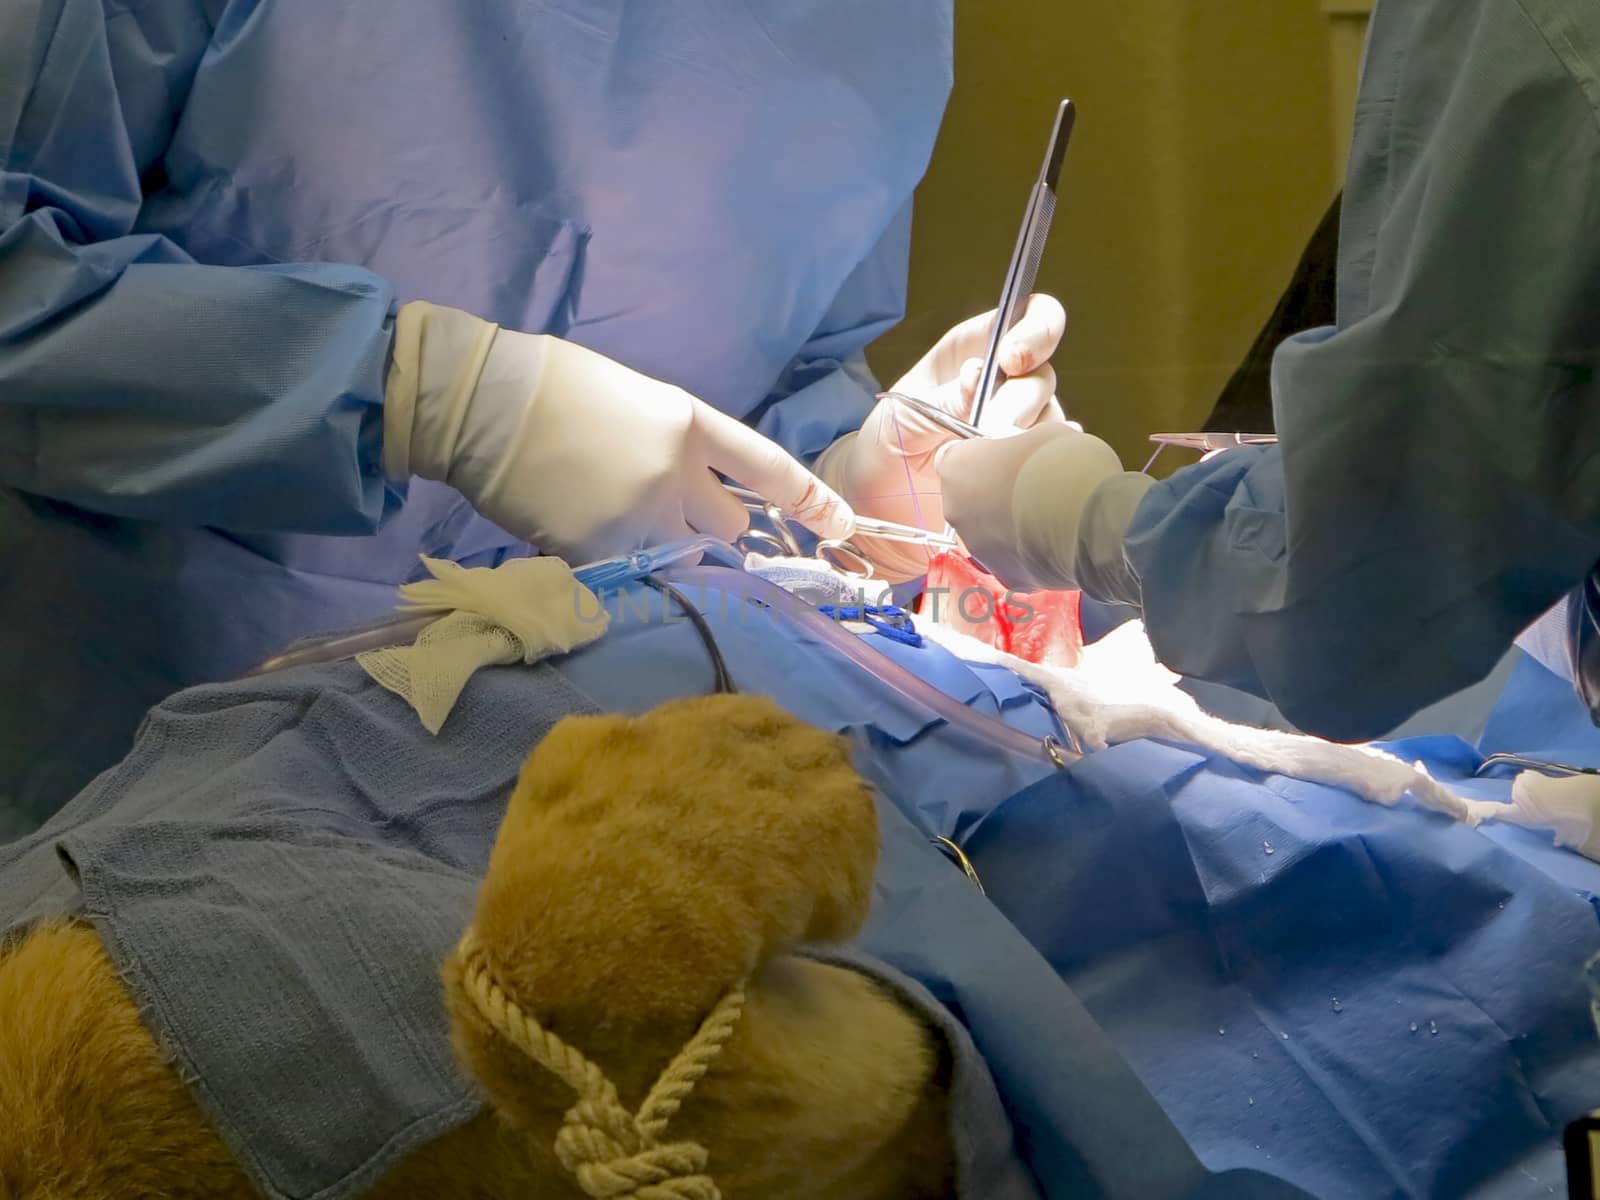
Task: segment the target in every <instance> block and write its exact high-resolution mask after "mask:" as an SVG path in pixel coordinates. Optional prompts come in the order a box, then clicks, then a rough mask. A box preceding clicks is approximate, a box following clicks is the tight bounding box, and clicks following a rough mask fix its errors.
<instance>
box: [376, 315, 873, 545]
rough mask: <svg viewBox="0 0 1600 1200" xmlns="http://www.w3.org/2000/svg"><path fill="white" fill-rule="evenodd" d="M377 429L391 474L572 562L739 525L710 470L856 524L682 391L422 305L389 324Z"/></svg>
mask: <svg viewBox="0 0 1600 1200" xmlns="http://www.w3.org/2000/svg"><path fill="white" fill-rule="evenodd" d="M383 436H384V470H385V472H386V473H387V474H388V475H389V476H390V478H394V479H404V478H406V477H408V476H411V475H416V476H419V477H421V478H424V479H433V480H438V481H440V482H443V483H447V484H449V485H450V486H451V487H453V488H455V489H456V490H457V491H459V492H460V493H461V494H462V495H463V496H464V497H466V499H467V500H468V502H469V503H471V504H472V506H473V507H474V508H476V509H477V510H478V512H480V513H481V514H482V515H483V516H484V517H486V518H488V519H489V520H490V521H493V522H494V523H495V524H496V525H498V526H500V527H501V528H502V529H504V530H506V531H507V532H508V533H511V534H513V535H514V536H517V537H521V538H524V539H526V540H527V541H530V542H532V543H533V544H534V545H535V546H537V547H538V548H539V549H540V550H541V551H543V552H545V553H548V554H555V555H559V556H560V557H562V558H564V559H566V560H567V561H568V562H570V563H573V564H582V563H586V562H590V561H593V560H595V559H598V558H605V557H607V556H609V555H612V554H621V553H625V552H627V551H630V550H635V549H639V548H641V547H643V546H646V545H652V544H655V543H658V542H663V541H667V540H670V539H673V538H680V537H688V536H690V535H691V534H692V533H694V532H699V533H707V534H712V535H714V536H717V537H721V538H724V539H727V540H732V539H733V538H735V537H737V536H738V535H739V534H740V533H742V532H743V531H744V530H745V529H746V528H747V527H748V524H749V519H748V513H747V512H746V510H745V508H744V506H743V505H742V504H741V503H740V502H739V501H738V500H736V499H734V498H733V497H732V496H731V495H729V494H728V492H727V490H726V489H725V488H723V487H722V485H721V484H720V483H719V482H718V481H717V479H716V478H715V476H713V475H712V470H713V469H714V470H717V471H721V472H722V473H723V474H725V475H727V476H728V477H729V478H730V479H732V480H734V481H735V482H738V483H741V484H743V485H744V486H745V487H747V488H750V489H751V490H753V491H756V492H759V493H760V494H761V495H763V496H765V497H766V498H767V499H768V500H770V501H772V502H773V503H774V504H776V505H777V506H778V507H779V508H781V509H782V510H783V511H784V512H785V513H787V514H789V515H791V516H792V517H794V518H795V519H796V520H798V521H800V522H801V523H803V524H804V525H806V526H807V527H808V528H810V529H812V530H813V531H815V532H816V533H817V534H818V535H820V536H822V537H848V536H849V535H850V533H851V531H852V530H853V529H854V525H855V515H854V513H852V512H851V510H850V508H849V506H848V505H846V504H845V503H844V502H843V501H842V500H841V499H840V498H839V497H838V496H837V495H836V494H835V493H834V492H833V491H832V490H831V489H829V488H828V487H826V486H825V485H824V484H823V483H822V482H821V481H820V480H818V479H817V478H816V477H815V476H813V475H812V474H811V473H810V472H809V471H807V470H806V469H805V467H803V466H801V464H800V463H799V462H797V461H796V460H795V459H793V458H791V457H790V456H789V455H788V454H787V453H785V452H784V450H783V449H782V448H781V447H779V446H778V445H776V444H775V443H774V442H772V441H769V440H768V439H767V438H765V437H762V436H761V435H760V434H759V433H757V432H756V431H755V430H753V429H751V428H749V427H748V426H746V425H744V424H742V423H741V422H739V421H736V420H734V419H733V418H732V417H730V416H727V415H726V414H725V413H721V412H718V411H717V410H716V409H714V408H712V407H711V406H710V405H707V404H705V403H703V402H701V401H700V400H697V399H695V398H694V397H693V396H691V395H689V394H688V393H687V392H685V391H683V390H682V389H680V388H676V387H672V386H671V385H669V384H665V383H662V382H660V381H659V380H655V379H651V378H649V377H647V376H644V375H641V374H639V373H638V372H636V371H633V370H630V369H629V368H627V367H624V366H622V365H621V364H620V363H616V362H613V361H612V360H611V359H609V358H606V357H605V356H604V355H601V354H597V353H595V352H594V351H592V350H588V349H585V348H584V347H582V346H579V345H576V344H575V343H572V342H568V341H563V340H562V339H560V338H557V337H551V336H548V335H543V334H526V333H516V332H513V331H511V330H507V329H501V328H500V327H499V326H497V325H494V324H491V323H490V322H487V321H484V320H481V319H480V318H478V317H474V316H472V315H471V314H469V313H464V312H461V311H459V310H457V309H451V308H441V307H439V306H437V305H433V304H428V303H426V302H423V301H415V302H413V303H410V304H407V305H404V306H403V307H402V308H401V309H400V312H399V315H398V317H397V319H396V321H395V338H394V355H393V365H392V366H391V368H390V371H389V378H388V383H387V389H386V392H385V396H384V406H383Z"/></svg>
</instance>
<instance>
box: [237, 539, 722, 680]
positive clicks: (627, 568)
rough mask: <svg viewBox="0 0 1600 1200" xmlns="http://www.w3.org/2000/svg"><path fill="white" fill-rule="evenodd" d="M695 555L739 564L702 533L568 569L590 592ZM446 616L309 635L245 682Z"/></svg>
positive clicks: (361, 650) (360, 649)
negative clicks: (254, 677)
mask: <svg viewBox="0 0 1600 1200" xmlns="http://www.w3.org/2000/svg"><path fill="white" fill-rule="evenodd" d="M696 554H708V555H711V556H713V557H717V558H721V559H723V560H724V561H726V562H730V563H734V562H738V561H740V555H739V552H738V551H737V550H735V549H734V548H733V547H732V546H730V545H729V544H728V543H727V542H725V541H723V540H722V539H721V538H715V537H711V536H709V535H702V536H698V537H691V538H684V539H682V540H680V541H676V542H668V543H666V544H665V545H661V546H653V547H651V548H650V549H647V550H636V551H634V552H632V553H631V554H619V555H616V556H615V557H613V558H603V559H601V560H599V561H598V562H592V563H588V564H586V565H585V566H581V567H578V568H577V569H575V570H574V571H573V573H572V574H573V578H575V579H576V580H577V581H578V582H579V583H580V584H582V585H583V586H584V587H586V588H588V589H589V590H590V591H592V592H595V593H602V592H605V591H608V590H612V589H615V588H617V587H620V586H621V585H622V584H624V583H629V582H632V581H633V580H635V579H642V578H643V577H644V576H646V575H650V574H653V573H655V572H656V571H658V570H661V569H662V568H663V567H667V566H670V565H672V564H673V563H675V562H678V561H680V560H681V559H684V558H687V557H690V556H692V555H696ZM444 615H445V614H444V613H442V612H440V611H439V610H437V609H426V610H422V611H418V610H416V609H402V610H401V611H400V612H399V613H397V614H396V615H394V616H389V617H383V618H381V619H380V620H377V621H373V622H371V623H369V624H366V625H362V626H359V627H358V628H355V629H349V630H345V631H343V632H340V633H331V634H328V635H326V636H323V637H314V638H310V639H308V640H306V641H301V642H297V643H295V644H294V645H292V646H289V647H288V648H286V649H285V650H284V651H283V652H282V653H280V654H275V655H273V656H272V657H271V658H269V659H268V660H267V661H266V662H264V663H262V664H261V665H260V666H258V667H256V668H255V669H254V670H252V671H250V672H248V673H247V674H246V675H245V678H247V679H248V678H250V677H251V676H255V675H266V674H269V673H271V672H275V671H287V670H289V669H290V668H291V667H309V666H315V665H317V664H319V663H329V662H339V661H341V660H343V659H347V658H354V657H355V656H356V655H358V654H365V653H367V652H368V651H370V650H387V649H389V648H390V647H391V646H404V645H409V644H410V643H411V642H414V641H416V640H417V636H418V635H419V634H420V633H421V632H422V631H423V630H424V629H426V628H427V627H428V626H429V625H432V624H433V623H434V622H435V621H437V620H438V619H439V618H440V617H442V616H444Z"/></svg>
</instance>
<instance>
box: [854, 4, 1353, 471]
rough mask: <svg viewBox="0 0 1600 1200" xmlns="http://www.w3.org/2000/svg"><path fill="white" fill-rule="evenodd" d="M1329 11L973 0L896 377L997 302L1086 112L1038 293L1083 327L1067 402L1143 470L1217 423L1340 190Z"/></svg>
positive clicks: (880, 345) (1072, 354)
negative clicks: (1052, 157) (1045, 176)
mask: <svg viewBox="0 0 1600 1200" xmlns="http://www.w3.org/2000/svg"><path fill="white" fill-rule="evenodd" d="M1326 2H1327V0H1033V2H1028V0H1014V2H1009V3H1008V2H1007V0H958V2H957V6H956V82H955V89H954V91H953V93H952V95H951V99H950V105H949V109H948V111H947V113H946V116H945V121H944V125H943V128H942V130H941V133H940V139H939V143H938V146H937V148H936V150H935V153H934V159H933V163H932V166H931V168H930V170H929V173H928V176H927V178H926V179H925V181H924V183H923V186H922V188H921V189H920V191H919V192H918V195H917V211H916V219H915V225H914V233H913V241H912V266H911V290H910V302H909V306H908V311H907V316H906V319H905V321H904V322H903V323H902V324H901V325H900V326H899V327H897V328H896V329H894V330H892V331H891V332H890V333H889V334H887V335H886V336H884V337H883V338H881V339H880V340H879V341H878V342H877V343H876V344H875V345H874V346H873V347H872V349H871V350H870V351H869V356H870V358H871V360H872V363H873V366H874V368H875V370H876V372H877V374H878V376H879V378H880V379H881V380H883V382H884V383H885V384H887V383H889V382H891V381H892V380H893V379H894V378H895V377H896V376H898V375H899V373H900V372H901V371H902V370H903V369H904V368H905V367H907V366H909V365H910V363H911V362H913V361H915V359H916V358H917V357H918V356H919V355H920V354H921V353H922V352H923V351H924V350H925V349H926V348H927V347H928V346H929V345H931V344H932V343H933V341H934V340H935V339H936V338H938V336H939V335H940V334H941V333H942V332H943V331H944V330H945V329H947V328H948V327H949V326H951V325H953V324H955V323H956V322H957V321H959V320H961V319H963V318H965V317H967V316H969V315H972V314H974V313H978V312H984V311H987V310H988V309H990V308H992V307H994V304H995V302H996V301H997V299H998V298H999V291H1000V286H1001V283H1002V282H1003V277H1004V274H1005V267H1006V262H1007V259H1008V257H1009V255H1010V253H1011V248H1012V244H1013V242H1014V241H1015V238H1016V230H1017V224H1018V222H1019V221H1020V219H1021V216H1022V210H1023V206H1024V204H1025V203H1026V200H1027V192H1028V188H1029V186H1030V184H1031V183H1032V181H1033V177H1034V175H1035V174H1036V173H1037V171H1038V168H1039V160H1040V157H1041V156H1042V154H1043V152H1044V146H1045V141H1046V139H1047V138H1048V135H1049V127H1050V122H1051V120H1052V119H1053V116H1054V110H1055V105H1056V102H1057V101H1058V100H1059V99H1061V98H1063V97H1071V98H1072V99H1073V100H1074V101H1075V102H1076V104H1077V106H1078V110H1079V111H1078V122H1077V128H1076V132H1075V134H1074V137H1073V141H1072V148H1071V150H1070V152H1069V154H1068V156H1067V162H1066V167H1065V171H1064V174H1063V178H1062V184H1061V188H1060V193H1059V203H1058V206H1057V210H1056V217H1055V223H1054V226H1053V228H1052V231H1051V237H1050V242H1049V245H1048V247H1047V248H1046V251H1045V256H1044V262H1043V265H1042V267H1041V269H1040V273H1039V281H1038V284H1037V287H1036V290H1040V291H1048V292H1050V293H1052V294H1053V295H1055V296H1056V297H1058V298H1059V299H1060V300H1061V301H1062V303H1063V304H1065V305H1066V307H1067V309H1068V312H1069V314H1070V327H1069V329H1068V333H1067V339H1066V342H1065V344H1064V345H1063V347H1062V349H1061V351H1060V352H1059V353H1058V354H1057V356H1056V360H1055V366H1056V370H1057V373H1058V376H1059V387H1058V394H1059V396H1060V397H1061V400H1062V402H1063V404H1064V406H1065V407H1066V410H1067V413H1068V415H1069V416H1071V417H1073V418H1075V419H1077V420H1080V421H1082V422H1083V424H1084V425H1085V427H1086V428H1088V429H1089V430H1091V431H1092V432H1095V433H1098V434H1100V435H1101V436H1102V437H1105V438H1106V439H1107V440H1108V441H1110V442H1111V443H1112V445H1114V446H1115V447H1116V448H1117V450H1118V451H1119V452H1120V453H1121V454H1122V457H1123V460H1124V462H1125V463H1126V464H1128V465H1129V466H1130V467H1134V468H1137V467H1139V466H1142V465H1143V463H1144V461H1145V459H1146V458H1147V457H1148V442H1147V441H1146V439H1147V437H1148V435H1149V434H1150V433H1153V432H1159V431H1169V430H1188V429H1195V428H1198V427H1199V422H1201V421H1202V420H1203V419H1204V418H1205V417H1206V415H1207V414H1208V413H1209V412H1210V410H1211V406H1212V403H1213V402H1214V400H1215V398H1216V395H1217V393H1218V391H1219V389H1220V388H1221V386H1222V384H1223V383H1224V382H1225V381H1226V379H1227V377H1228V375H1229V374H1230V372H1231V371H1232V369H1233V368H1234V366H1235V365H1237V363H1238V361H1239V359H1240V358H1241V357H1242V355H1243V353H1244V351H1245V350H1246V349H1247V348H1248V346H1249V344H1250V342H1251V340H1252V339H1253V337H1254V336H1255V333H1256V332H1257V330H1258V328H1259V326H1260V324H1261V323H1262V322H1263V321H1264V320H1265V318H1266V316H1267V314H1268V313H1269V312H1270V311H1271V309H1272V307H1273V305H1274V304H1275V303H1276V301H1277V298H1278V296H1279V294H1280V293H1281V291H1282V289H1283V287H1284V285H1285V284H1286V283H1287V282H1288V279H1289V275H1290V273H1291V272H1292V270H1293V267H1294V263H1295V261H1296V259H1297V258H1298V256H1299V253H1300V250H1301V249H1302V248H1303V246H1304V244H1305V241H1306V239H1307V238H1308V237H1309V236H1310V234H1311V231H1312V229H1313V228H1314V226H1315V224H1316V222H1317V220H1318V218H1319V217H1320V216H1321V215H1322V213H1323V211H1324V210H1325V208H1326V205H1327V204H1328V202H1329V200H1330V199H1331V198H1332V196H1333V193H1334V190H1335V187H1336V184H1335V178H1334V176H1335V170H1336V145H1337V139H1336V137H1335V134H1334V129H1333V126H1334V118H1333V115H1332V114H1333V110H1334V107H1335V99H1334V96H1333V93H1334V92H1335V91H1337V90H1338V89H1336V88H1335V87H1334V86H1333V81H1334V72H1333V69H1332V63H1331V59H1332V58H1333V57H1334V53H1333V52H1332V51H1331V50H1330V45H1331V40H1330V31H1329V19H1328V17H1327V16H1326V15H1325V13H1324V11H1323V9H1324V4H1325V3H1326ZM1164 457H1165V458H1172V457H1173V455H1172V454H1170V453H1169V455H1167V456H1164ZM1164 465H1165V464H1164ZM1172 465H1178V463H1177V462H1176V461H1175V462H1173V463H1172Z"/></svg>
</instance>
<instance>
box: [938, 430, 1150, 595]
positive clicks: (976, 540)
mask: <svg viewBox="0 0 1600 1200" xmlns="http://www.w3.org/2000/svg"><path fill="white" fill-rule="evenodd" d="M938 470H939V479H940V483H941V486H942V488H943V492H944V513H945V517H946V519H947V520H949V522H950V524H951V525H952V526H953V527H954V528H955V530H956V532H957V533H958V534H960V536H961V540H962V542H963V543H964V544H965V546H966V548H967V550H968V552H969V553H970V554H971V555H972V557H973V558H975V559H977V560H978V562H979V563H981V564H982V565H983V567H984V568H985V569H986V570H988V572H989V573H990V574H991V575H994V576H995V577H996V578H997V579H999V580H1000V581H1001V582H1002V583H1004V584H1005V585H1006V586H1007V587H1011V588H1016V589H1018V590H1019V591H1039V590H1041V589H1062V590H1067V589H1078V590H1082V591H1084V592H1085V593H1087V594H1088V595H1090V596H1093V597H1094V598H1095V599H1097V600H1103V601H1107V602H1110V603H1120V604H1134V605H1137V604H1138V603H1139V584H1138V580H1137V578H1136V577H1135V576H1134V574H1133V571H1132V568H1131V567H1130V566H1129V565H1128V562H1127V558H1126V556H1125V555H1124V553H1123V549H1122V539H1123V535H1124V533H1125V532H1126V531H1127V528H1128V523H1129V522H1130V521H1131V520H1132V518H1133V513H1134V510H1135V509H1136V508H1137V507H1138V506H1139V501H1140V500H1141V499H1142V498H1143V497H1144V494H1145V492H1146V490H1148V489H1149V487H1150V485H1151V483H1152V482H1153V481H1152V480H1151V479H1150V477H1149V476H1147V475H1141V474H1138V473H1135V472H1128V471H1124V470H1123V469H1122V462H1121V460H1119V459H1118V458H1117V453H1116V451H1115V450H1113V449H1112V448H1111V447H1110V446H1108V445H1107V444H1106V443H1105V442H1103V441H1101V440H1100V439H1099V438H1097V437H1095V436H1094V435H1093V434H1088V433H1084V432H1083V431H1082V430H1080V429H1078V428H1076V427H1075V426H1071V425H1064V424H1061V425H1046V426H1039V427H1037V428H1034V429H1030V430H1028V431H1027V432H1025V433H1020V434H1016V435H1014V436H1012V437H1006V438H985V439H982V440H976V441H966V442H958V443H956V444H955V445H952V446H950V447H949V448H948V449H947V450H946V451H945V452H944V453H943V454H942V455H941V456H940V458H939V464H938Z"/></svg>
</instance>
